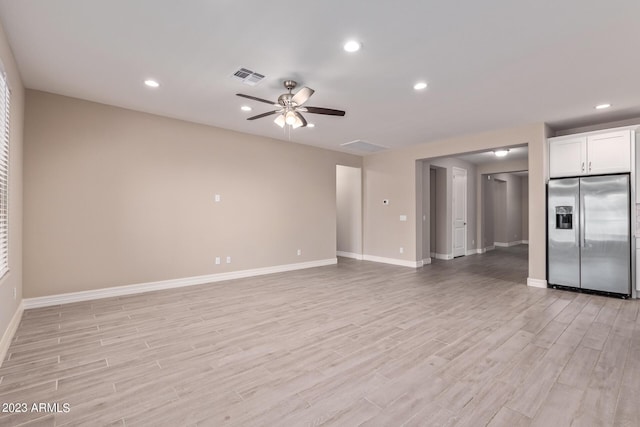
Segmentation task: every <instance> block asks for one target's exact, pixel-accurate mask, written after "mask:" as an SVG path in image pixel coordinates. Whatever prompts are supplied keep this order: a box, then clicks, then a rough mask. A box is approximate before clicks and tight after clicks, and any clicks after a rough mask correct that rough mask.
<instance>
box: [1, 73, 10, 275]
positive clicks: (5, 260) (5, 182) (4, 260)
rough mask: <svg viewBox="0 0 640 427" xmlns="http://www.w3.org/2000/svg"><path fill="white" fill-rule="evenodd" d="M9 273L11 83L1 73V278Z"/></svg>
mask: <svg viewBox="0 0 640 427" xmlns="http://www.w3.org/2000/svg"><path fill="white" fill-rule="evenodd" d="M8 271H9V83H8V82H7V75H6V74H5V73H4V72H2V73H0V277H3V276H4V275H5V274H6V273H7V272H8Z"/></svg>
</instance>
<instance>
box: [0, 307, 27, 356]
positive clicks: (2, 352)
mask: <svg viewBox="0 0 640 427" xmlns="http://www.w3.org/2000/svg"><path fill="white" fill-rule="evenodd" d="M23 312H24V303H23V302H22V301H21V302H20V304H19V305H18V308H17V309H16V312H15V313H14V314H13V317H12V318H11V322H9V325H8V326H7V329H6V330H5V331H4V335H2V340H0V366H2V362H3V361H4V358H5V357H6V356H7V351H9V346H10V345H11V340H12V339H13V336H14V335H15V334H16V331H17V330H18V326H19V325H20V320H21V319H22V313H23Z"/></svg>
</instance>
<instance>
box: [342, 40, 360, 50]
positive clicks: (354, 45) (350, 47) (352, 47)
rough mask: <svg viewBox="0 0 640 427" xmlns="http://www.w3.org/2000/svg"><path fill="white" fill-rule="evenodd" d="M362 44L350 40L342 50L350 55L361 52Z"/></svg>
mask: <svg viewBox="0 0 640 427" xmlns="http://www.w3.org/2000/svg"><path fill="white" fill-rule="evenodd" d="M360 47H361V44H360V43H359V42H357V41H355V40H349V41H348V42H346V43H345V44H344V46H342V48H343V49H344V50H345V51H347V52H350V53H353V52H357V51H359V50H360Z"/></svg>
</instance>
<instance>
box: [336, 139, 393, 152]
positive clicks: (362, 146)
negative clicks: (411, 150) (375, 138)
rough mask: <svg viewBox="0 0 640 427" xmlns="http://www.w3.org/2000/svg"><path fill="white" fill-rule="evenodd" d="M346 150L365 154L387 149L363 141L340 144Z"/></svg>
mask: <svg viewBox="0 0 640 427" xmlns="http://www.w3.org/2000/svg"><path fill="white" fill-rule="evenodd" d="M340 145H341V146H343V147H344V148H348V149H350V150H354V151H363V152H365V153H375V152H376V151H382V150H386V149H387V147H382V146H380V145H375V144H372V143H370V142H367V141H363V140H361V139H358V140H355V141H351V142H345V143H344V144H340Z"/></svg>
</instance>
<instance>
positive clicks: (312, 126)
mask: <svg viewBox="0 0 640 427" xmlns="http://www.w3.org/2000/svg"><path fill="white" fill-rule="evenodd" d="M307 127H308V128H314V127H316V125H314V124H313V123H307Z"/></svg>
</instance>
